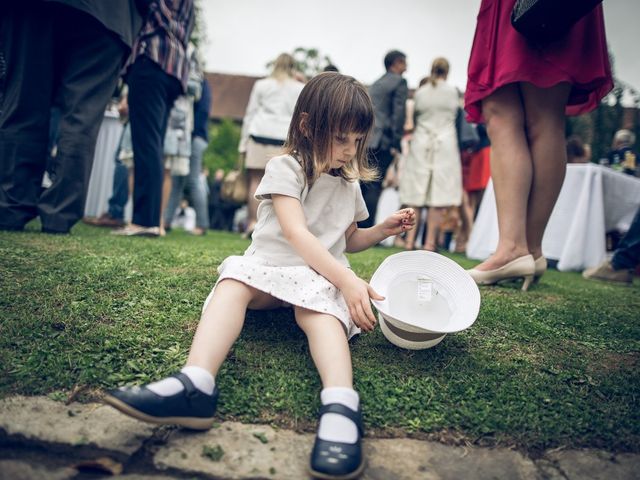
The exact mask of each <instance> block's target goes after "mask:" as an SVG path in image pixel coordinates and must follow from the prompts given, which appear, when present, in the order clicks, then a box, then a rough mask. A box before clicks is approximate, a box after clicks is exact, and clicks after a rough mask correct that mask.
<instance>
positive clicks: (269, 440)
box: [154, 422, 540, 480]
mask: <svg viewBox="0 0 640 480" xmlns="http://www.w3.org/2000/svg"><path fill="white" fill-rule="evenodd" d="M313 438H314V437H313V435H308V434H296V433H294V432H290V431H275V430H274V429H272V428H271V427H268V426H262V425H244V424H240V423H233V422H227V423H224V424H223V425H222V426H221V427H219V428H217V429H214V430H211V431H209V432H206V433H190V434H185V433H181V432H180V433H178V432H176V433H175V434H174V435H172V436H171V438H170V439H169V441H168V443H167V445H165V446H164V447H162V448H161V449H160V450H159V451H158V452H157V453H156V455H155V457H154V464H155V466H156V467H157V468H158V469H169V468H171V469H176V470H180V471H182V472H185V473H191V474H206V475H211V476H214V477H218V476H219V477H224V478H229V479H245V478H255V477H258V478H269V479H282V480H288V479H291V480H294V479H295V480H298V479H302V478H308V474H307V465H308V461H309V454H310V452H311V448H312V445H313ZM364 445H365V454H366V456H367V459H368V468H367V470H366V473H365V475H364V476H363V478H364V479H368V480H389V479H391V478H393V479H398V480H413V479H416V478H420V479H424V480H432V479H433V480H436V479H460V478H470V475H471V476H472V477H473V478H475V479H479V480H482V479H495V478H509V479H514V480H519V479H521V480H535V479H538V478H540V475H539V472H538V470H537V468H536V466H535V464H534V463H533V461H531V460H530V459H528V458H526V457H524V456H523V455H521V454H520V453H518V452H514V451H511V450H507V449H490V450H489V449H473V448H469V449H467V448H461V447H452V446H446V445H442V444H439V443H436V442H423V441H418V440H411V439H377V440H376V439H370V440H365V444H364ZM207 448H208V449H213V450H210V451H213V452H217V453H218V454H219V455H221V456H220V458H219V459H212V458H210V457H209V456H207V455H205V454H203V452H204V451H205V449H207Z"/></svg>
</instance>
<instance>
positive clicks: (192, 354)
mask: <svg viewBox="0 0 640 480" xmlns="http://www.w3.org/2000/svg"><path fill="white" fill-rule="evenodd" d="M281 303H282V302H280V301H279V300H276V299H275V298H273V297H272V296H271V295H268V294H266V293H264V292H261V291H260V290H257V289H255V288H253V287H250V286H248V285H246V284H244V283H242V282H239V281H237V280H233V279H225V280H222V281H221V282H220V283H218V285H217V286H216V290H215V293H214V294H213V297H212V298H211V300H210V301H209V304H208V305H207V308H206V309H205V311H204V313H203V314H202V317H201V318H200V323H199V324H198V328H197V330H196V334H195V336H194V337H193V341H192V343H191V350H190V351H189V358H188V359H187V366H198V367H202V368H204V369H206V370H208V371H209V372H210V373H211V374H212V375H213V376H214V377H215V376H216V374H217V373H218V370H219V369H220V366H221V365H222V362H224V360H225V358H226V357H227V353H228V352H229V350H230V349H231V346H232V345H233V343H234V342H235V341H236V339H237V338H238V335H240V332H241V331H242V326H243V325H244V318H245V314H246V311H247V308H252V309H255V310H267V309H270V308H276V307H278V306H280V305H281Z"/></svg>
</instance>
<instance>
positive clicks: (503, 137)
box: [465, 0, 613, 290]
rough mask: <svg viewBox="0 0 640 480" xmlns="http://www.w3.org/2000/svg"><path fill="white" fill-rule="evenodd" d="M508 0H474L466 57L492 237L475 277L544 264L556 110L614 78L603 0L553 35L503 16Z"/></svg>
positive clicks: (559, 150)
mask: <svg viewBox="0 0 640 480" xmlns="http://www.w3.org/2000/svg"><path fill="white" fill-rule="evenodd" d="M514 4H515V0H483V1H482V3H481V5H480V11H479V13H478V19H477V26H476V32H475V37H474V40H473V47H472V50H471V55H470V58H469V70H468V81H467V88H466V92H465V109H466V111H467V113H468V118H469V120H470V121H472V122H475V123H479V122H482V121H484V122H485V123H486V126H487V132H488V134H489V138H490V140H491V177H492V179H493V187H494V191H495V198H496V207H497V212H498V231H499V236H498V245H497V247H496V251H495V252H494V253H493V254H492V255H491V256H490V257H489V258H488V259H486V260H485V261H484V262H482V263H480V264H479V265H478V266H476V267H475V268H473V269H471V270H469V274H470V275H471V276H472V277H473V279H474V280H475V281H476V283H478V284H481V285H491V284H495V283H497V282H499V281H502V280H513V279H520V278H522V279H524V282H523V285H522V290H526V289H527V288H528V287H529V285H530V284H531V282H532V281H533V280H535V279H539V278H540V277H541V276H542V275H543V274H544V272H545V271H546V268H547V262H546V260H545V258H544V256H543V254H542V237H543V235H544V231H545V228H546V226H547V222H548V221H549V217H550V216H551V212H552V210H553V207H554V205H555V203H556V200H557V199H558V195H559V194H560V189H561V187H562V183H563V181H564V176H565V172H566V162H567V154H566V150H565V138H564V132H565V114H569V115H579V114H582V113H586V112H589V111H590V110H593V109H594V108H596V107H597V106H598V104H599V103H600V99H601V98H602V97H603V96H604V95H606V94H607V93H608V92H609V91H610V90H611V88H612V86H613V81H612V76H611V67H610V65H609V55H608V52H607V42H606V38H605V29H604V18H603V13H602V5H598V6H596V7H595V8H594V9H593V10H591V11H590V12H589V13H588V14H586V15H585V16H584V17H582V18H581V19H580V20H578V22H577V23H576V24H575V25H573V26H572V27H571V28H570V29H569V31H568V32H566V33H565V34H564V35H563V36H562V37H560V38H556V39H546V40H542V41H534V40H530V39H528V38H527V37H525V36H524V35H523V34H521V33H519V32H518V31H517V30H516V29H515V28H514V27H513V25H512V24H511V13H512V10H513V6H514Z"/></svg>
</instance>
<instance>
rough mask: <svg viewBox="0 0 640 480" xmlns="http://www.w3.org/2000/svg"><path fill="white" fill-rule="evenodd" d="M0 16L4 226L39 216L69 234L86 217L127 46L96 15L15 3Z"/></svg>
mask: <svg viewBox="0 0 640 480" xmlns="http://www.w3.org/2000/svg"><path fill="white" fill-rule="evenodd" d="M9 5H10V6H8V7H3V11H2V15H0V228H3V229H15V230H21V229H22V228H23V227H24V225H25V224H26V223H27V222H28V221H29V220H31V219H32V218H34V217H36V216H37V215H39V216H40V219H41V220H42V229H43V230H44V231H50V232H59V233H65V232H68V231H69V229H70V228H71V227H72V226H73V224H74V223H76V222H77V221H78V219H80V218H81V217H82V214H83V212H84V204H85V197H86V192H87V188H88V183H89V176H90V174H91V167H92V165H93V154H94V150H95V143H96V137H97V135H98V130H99V128H100V124H101V120H102V116H103V114H104V109H105V106H106V104H107V102H108V100H109V98H110V97H111V95H112V94H113V92H114V90H115V86H116V83H117V80H118V74H119V71H120V68H121V66H122V62H123V60H124V55H125V53H126V47H125V45H124V43H122V42H121V41H120V40H118V38H117V37H116V36H114V35H113V34H112V33H111V32H109V31H108V30H107V29H106V28H105V27H104V26H103V25H102V24H101V23H100V22H98V21H97V20H95V19H94V18H93V17H91V16H90V15H88V14H86V13H83V12H80V11H79V10H76V9H74V8H70V7H67V6H64V5H60V4H56V3H49V2H46V3H44V2H37V3H34V2H30V1H25V2H11V3H10V4H9ZM54 99H55V104H56V105H57V106H58V107H59V108H60V121H59V127H58V141H57V144H58V153H57V155H56V157H55V159H54V160H53V162H52V164H51V165H50V173H51V177H52V181H53V183H52V185H51V186H50V187H49V188H47V189H46V190H44V191H43V190H42V188H41V182H42V175H43V173H44V170H45V167H46V163H47V144H48V137H49V121H50V116H51V107H52V105H53V103H54Z"/></svg>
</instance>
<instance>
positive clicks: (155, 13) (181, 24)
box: [113, 0, 195, 237]
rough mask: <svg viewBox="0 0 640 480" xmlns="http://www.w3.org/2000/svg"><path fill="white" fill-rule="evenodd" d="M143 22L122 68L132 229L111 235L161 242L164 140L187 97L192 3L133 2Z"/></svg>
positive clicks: (190, 0) (171, 0)
mask: <svg viewBox="0 0 640 480" xmlns="http://www.w3.org/2000/svg"><path fill="white" fill-rule="evenodd" d="M138 1H139V3H143V4H145V5H146V7H147V13H146V16H145V22H144V25H143V26H142V30H141V31H140V34H139V35H138V37H137V38H136V41H135V44H134V46H133V51H132V55H131V57H130V58H129V60H128V62H127V72H126V81H127V84H128V85H129V97H128V100H129V120H130V123H131V143H132V145H133V154H134V165H133V167H134V180H133V219H132V223H131V224H130V225H128V226H126V227H124V228H123V229H121V230H114V232H113V233H114V234H117V235H126V236H138V235H140V236H150V237H158V236H160V215H161V209H162V183H163V177H164V156H163V152H164V149H163V147H164V139H165V133H166V131H167V123H168V120H169V113H170V112H171V108H172V107H173V104H174V101H175V100H176V98H178V96H179V95H181V94H183V93H185V92H186V91H187V81H188V79H189V69H190V65H189V57H188V55H187V44H188V41H189V37H190V35H191V31H192V30H193V25H194V20H195V19H194V6H193V0H138Z"/></svg>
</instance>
